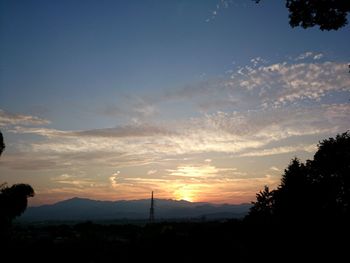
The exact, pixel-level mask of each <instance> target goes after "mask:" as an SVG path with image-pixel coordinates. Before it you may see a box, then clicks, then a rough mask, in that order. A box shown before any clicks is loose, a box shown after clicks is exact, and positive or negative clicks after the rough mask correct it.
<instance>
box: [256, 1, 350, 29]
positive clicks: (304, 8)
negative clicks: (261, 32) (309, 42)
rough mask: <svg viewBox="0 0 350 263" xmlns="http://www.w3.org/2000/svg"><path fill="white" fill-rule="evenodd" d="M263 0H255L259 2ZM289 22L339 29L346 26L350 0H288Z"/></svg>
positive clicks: (295, 24)
mask: <svg viewBox="0 0 350 263" xmlns="http://www.w3.org/2000/svg"><path fill="white" fill-rule="evenodd" d="M260 1H261V0H255V2H256V3H259V2H260ZM286 7H287V8H288V10H289V24H290V25H291V26H292V27H296V26H301V27H303V28H308V27H313V26H316V25H318V26H319V27H320V29H321V30H337V29H339V28H341V27H343V26H345V25H346V24H347V23H348V21H347V14H348V13H349V12H350V1H349V0H286Z"/></svg>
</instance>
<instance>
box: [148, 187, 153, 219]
mask: <svg viewBox="0 0 350 263" xmlns="http://www.w3.org/2000/svg"><path fill="white" fill-rule="evenodd" d="M149 222H150V223H153V222H154V200H153V191H152V198H151V208H150V209H149Z"/></svg>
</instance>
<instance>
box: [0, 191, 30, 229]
mask: <svg viewBox="0 0 350 263" xmlns="http://www.w3.org/2000/svg"><path fill="white" fill-rule="evenodd" d="M33 196H34V190H33V188H32V187H31V186H30V185H29V184H14V185H12V186H11V187H8V186H7V184H2V185H0V211H1V214H0V221H1V223H5V224H6V223H10V222H11V221H12V220H13V219H14V218H15V217H17V216H20V215H21V214H22V213H23V212H24V211H25V209H26V208H27V205H28V200H27V198H28V197H33Z"/></svg>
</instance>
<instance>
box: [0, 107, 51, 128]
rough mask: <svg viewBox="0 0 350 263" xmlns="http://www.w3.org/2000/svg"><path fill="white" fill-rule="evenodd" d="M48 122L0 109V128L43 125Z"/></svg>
mask: <svg viewBox="0 0 350 263" xmlns="http://www.w3.org/2000/svg"><path fill="white" fill-rule="evenodd" d="M49 123H50V121H48V120H45V119H42V118H39V117H37V116H31V115H24V114H15V113H10V112H7V111H4V110H1V109H0V127H3V126H9V125H45V124H49Z"/></svg>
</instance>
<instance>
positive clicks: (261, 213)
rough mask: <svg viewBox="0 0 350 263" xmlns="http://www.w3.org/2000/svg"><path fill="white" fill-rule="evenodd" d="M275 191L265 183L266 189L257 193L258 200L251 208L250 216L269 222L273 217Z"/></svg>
mask: <svg viewBox="0 0 350 263" xmlns="http://www.w3.org/2000/svg"><path fill="white" fill-rule="evenodd" d="M273 201H274V199H273V191H270V189H269V187H268V186H267V185H265V187H264V190H263V191H260V192H259V193H257V194H256V202H253V207H252V208H251V210H250V214H249V215H250V217H252V218H255V219H258V220H259V221H260V222H268V221H270V219H271V217H272V207H273Z"/></svg>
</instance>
